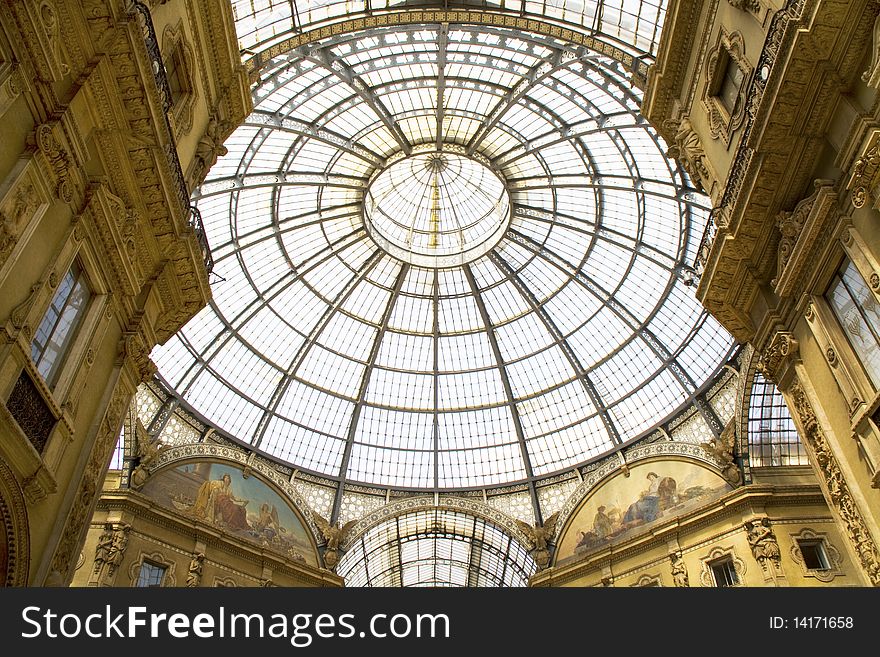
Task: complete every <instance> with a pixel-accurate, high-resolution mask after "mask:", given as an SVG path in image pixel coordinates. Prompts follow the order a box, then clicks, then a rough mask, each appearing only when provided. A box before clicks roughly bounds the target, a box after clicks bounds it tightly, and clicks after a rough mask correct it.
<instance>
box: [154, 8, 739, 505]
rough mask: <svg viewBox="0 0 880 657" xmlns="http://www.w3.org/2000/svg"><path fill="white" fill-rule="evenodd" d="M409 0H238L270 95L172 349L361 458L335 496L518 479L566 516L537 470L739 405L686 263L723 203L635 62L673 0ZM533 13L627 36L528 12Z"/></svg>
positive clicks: (256, 91) (282, 422) (315, 438)
mask: <svg viewBox="0 0 880 657" xmlns="http://www.w3.org/2000/svg"><path fill="white" fill-rule="evenodd" d="M405 4H406V3H405ZM405 4H397V5H392V4H388V5H383V7H381V8H380V7H376V6H375V5H373V6H372V7H370V5H365V6H361V5H360V4H359V3H357V2H349V3H344V4H343V3H329V4H328V3H323V4H322V3H311V4H310V3H302V2H297V3H295V5H294V3H290V2H268V1H264V2H256V1H255V0H252V1H247V2H245V1H238V2H235V3H234V9H235V12H236V17H237V22H238V27H239V35H240V38H241V42H240V43H241V47H242V49H243V57H244V58H245V59H246V60H248V62H249V66H250V67H251V68H252V73H253V75H252V77H253V79H254V80H255V84H254V87H253V97H254V111H253V113H252V114H251V116H250V117H249V118H248V120H247V121H246V122H245V123H244V124H243V125H242V126H240V127H239V128H238V129H237V130H236V131H235V132H234V133H233V135H232V137H231V138H230V139H229V140H228V141H227V143H226V144H225V146H226V148H227V149H228V154H226V155H225V156H224V157H222V158H220V160H219V161H218V162H217V163H216V165H215V166H214V167H213V168H212V169H211V171H210V173H209V174H208V177H207V179H206V180H205V182H204V183H203V184H202V185H201V187H200V188H199V189H197V190H196V191H195V193H194V195H193V197H194V200H195V202H196V203H197V205H198V208H199V210H200V211H201V214H202V217H203V219H204V222H205V226H206V230H207V232H208V237H209V241H210V243H211V246H212V248H213V254H214V260H215V266H214V272H215V273H216V274H217V275H218V277H219V278H218V282H216V283H215V284H214V285H213V296H214V298H213V301H212V303H211V304H210V305H209V306H208V307H207V308H206V309H204V310H203V311H202V312H201V313H199V315H198V316H197V317H196V318H194V319H193V320H192V321H191V322H190V323H189V324H188V325H187V326H186V327H185V328H184V329H183V330H182V331H181V332H180V333H179V334H178V335H177V336H175V337H174V338H173V339H172V340H170V341H169V342H168V343H166V344H165V345H164V346H162V347H161V348H159V349H157V351H156V352H154V354H153V357H154V359H155V361H156V362H157V364H158V366H159V370H160V374H161V377H162V378H163V379H164V380H165V382H166V383H167V385H168V386H169V387H170V388H171V389H172V390H173V391H175V394H176V395H177V396H178V398H179V399H180V403H181V404H183V405H184V406H185V407H186V408H189V409H191V410H193V411H194V412H196V413H198V415H199V416H200V417H203V418H205V419H206V420H207V421H208V422H210V423H211V424H212V425H213V426H216V427H217V428H218V430H220V431H221V432H223V433H224V434H226V435H228V436H230V437H232V438H234V439H236V440H239V441H241V442H242V443H244V444H246V445H248V446H249V447H250V448H253V449H256V450H259V451H260V452H262V453H264V454H266V455H268V456H270V457H272V458H277V459H280V460H282V461H285V462H287V463H289V464H291V465H292V466H293V467H294V468H296V469H298V470H300V471H304V472H308V473H311V474H313V475H316V476H320V477H323V478H325V479H326V480H328V481H332V482H335V483H336V485H337V487H338V490H339V493H338V495H337V500H336V505H335V510H334V513H336V512H338V506H339V500H340V499H341V495H342V490H343V485H344V484H350V483H352V482H355V483H358V484H362V485H368V486H376V487H383V488H393V489H416V490H425V491H440V490H461V489H466V488H474V489H476V488H486V487H492V486H500V485H507V484H514V483H516V484H520V485H526V486H528V487H529V488H530V490H531V497H532V502H533V504H534V506H535V515H536V518H538V519H540V511H539V509H538V504H537V500H536V497H535V493H534V491H535V482H536V481H539V480H541V479H542V478H545V477H549V476H552V475H554V474H555V473H559V472H562V471H565V470H571V469H572V468H575V467H577V466H578V465H580V464H583V463H586V462H588V461H590V460H593V459H595V458H598V457H600V456H601V455H603V454H607V453H609V452H611V451H613V450H615V449H619V448H621V446H623V445H626V444H629V443H630V442H632V441H634V440H638V439H639V438H641V437H643V436H646V435H648V434H650V433H651V432H652V431H653V430H654V429H655V428H656V427H657V426H659V425H660V424H661V423H662V422H664V421H666V420H668V419H669V418H670V417H672V416H673V414H675V413H678V412H681V410H682V409H686V408H687V407H688V406H693V407H696V408H697V409H698V410H699V412H700V413H702V414H704V415H711V414H712V413H713V411H712V409H711V408H710V407H709V406H708V404H706V403H705V400H704V398H703V397H702V395H703V393H704V392H705V390H706V389H707V388H708V386H709V385H711V383H712V381H713V380H714V377H715V376H716V375H717V373H718V372H719V370H720V368H721V366H722V365H723V363H724V362H725V360H726V359H727V357H728V356H729V355H730V353H731V349H732V347H733V343H732V339H731V338H730V336H729V335H727V334H726V332H725V331H724V330H723V329H722V328H721V327H720V326H719V325H718V324H717V323H716V322H715V321H714V320H713V319H712V318H711V317H709V316H708V315H707V313H705V312H704V311H703V310H702V308H701V307H700V305H699V303H698V302H697V301H696V300H695V298H694V296H693V293H692V290H691V289H690V288H689V287H688V285H687V280H686V276H685V275H684V274H685V273H686V272H687V270H688V267H687V263H690V262H693V261H694V256H695V252H696V249H697V248H698V245H699V240H700V236H701V235H702V233H703V230H704V228H705V225H706V221H707V216H708V207H707V203H708V201H707V199H705V197H703V196H702V195H700V194H699V193H698V192H697V191H696V190H695V189H694V188H693V186H692V185H691V183H690V181H689V180H688V179H687V176H686V175H685V174H684V173H683V172H682V171H681V169H680V168H679V166H678V165H677V164H676V162H675V161H674V160H672V159H671V158H669V157H667V156H666V155H665V151H666V147H665V145H664V144H663V143H662V141H661V140H660V138H659V137H658V135H657V134H656V132H655V131H654V130H653V129H652V128H651V127H650V126H649V125H648V123H647V122H646V121H645V119H644V118H643V117H642V116H641V115H640V113H639V105H640V100H641V98H640V91H639V89H638V87H637V86H634V85H633V82H632V80H633V75H632V71H633V68H634V67H635V65H636V64H635V62H641V63H644V62H648V63H649V62H650V61H651V59H652V58H653V56H654V54H655V51H656V43H657V41H658V40H659V30H660V28H661V27H662V17H663V13H664V11H663V9H662V7H661V6H659V4H658V3H651V2H633V1H631V0H618V2H616V3H615V2H610V1H609V2H600V3H598V4H597V3H595V2H593V3H589V2H588V3H581V4H578V5H577V6H575V5H574V3H570V2H569V3H566V2H560V3H556V4H554V5H552V6H551V5H548V4H539V3H531V2H525V3H524V4H523V3H521V2H517V3H515V4H516V7H515V9H514V8H513V6H512V5H511V6H510V7H508V6H507V5H506V4H500V5H491V4H490V5H485V8H486V10H491V12H490V13H491V15H492V16H494V17H495V18H496V19H497V20H495V19H493V20H491V21H490V20H487V21H483V22H481V23H480V22H479V14H478V13H474V14H473V15H474V16H476V17H477V19H475V20H474V22H461V23H454V22H438V23H433V22H430V21H427V22H425V21H422V22H413V21H410V22H407V20H402V19H401V20H397V19H395V18H394V17H395V16H396V14H394V11H395V10H400V9H402V8H404V7H405ZM294 7H295V10H293V11H292V9H293V8H294ZM522 9H524V10H525V16H526V18H528V16H529V15H534V16H540V17H541V18H542V20H544V21H545V22H547V24H551V25H563V26H564V25H570V26H572V27H573V28H574V29H577V30H580V32H581V33H584V34H588V35H590V38H592V39H598V40H599V41H597V43H598V42H602V43H607V44H609V45H608V48H607V52H609V53H612V54H607V53H604V52H599V51H597V50H596V49H595V48H589V47H586V46H584V45H576V44H572V43H571V42H569V41H563V40H561V39H560V38H556V37H554V36H552V35H551V34H549V33H542V32H541V31H540V30H537V31H525V30H522V29H514V28H511V27H505V26H504V24H503V23H504V21H503V20H502V19H503V18H505V15H506V14H507V13H511V12H513V11H515V12H516V14H515V15H516V16H518V17H519V18H522V17H523V14H522V12H521V10H522ZM383 12H384V13H383ZM368 14H369V16H372V17H373V18H376V17H382V16H384V17H385V20H384V23H385V25H386V26H385V27H382V26H381V25H382V22H381V21H380V22H378V23H376V22H375V21H374V24H373V25H372V26H370V27H364V25H365V23H364V21H361V22H358V20H360V19H358V16H367V15H368ZM511 15H513V14H512V13H511ZM432 16H433V15H432ZM377 20H378V19H377ZM493 21H494V24H487V23H493ZM322 26H331V27H333V26H335V27H338V29H331V27H326V29H323V28H322V29H323V31H322V29H313V30H311V31H309V28H313V27H322ZM355 28H358V29H355ZM293 37H295V38H296V39H298V41H296V43H299V44H300V45H298V46H296V47H291V48H288V47H287V45H290V44H289V43H288V42H286V41H285V39H288V40H289V39H291V38H293ZM279 44H281V45H279ZM285 44H287V45H285ZM282 46H283V47H282ZM620 53H623V55H620ZM627 53H628V54H627ZM627 58H628V59H627ZM627 62H628V64H627ZM477 189H479V192H477V191H475V190H477ZM715 424H716V425H717V418H715Z"/></svg>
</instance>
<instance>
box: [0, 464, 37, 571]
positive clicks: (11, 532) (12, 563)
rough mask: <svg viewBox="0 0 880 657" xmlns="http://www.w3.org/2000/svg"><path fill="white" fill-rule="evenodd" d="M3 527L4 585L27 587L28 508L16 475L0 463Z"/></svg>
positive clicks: (0, 513) (0, 504) (28, 565)
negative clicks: (4, 544) (4, 536)
mask: <svg viewBox="0 0 880 657" xmlns="http://www.w3.org/2000/svg"><path fill="white" fill-rule="evenodd" d="M0 523H2V524H3V528H4V532H5V535H6V539H5V540H6V569H5V571H4V572H0V585H2V586H27V585H28V584H29V582H28V570H29V567H30V560H31V559H30V556H31V555H30V527H29V526H28V513H27V504H26V503H25V497H24V494H23V492H22V490H21V488H20V487H19V484H18V480H17V479H16V477H15V474H14V473H13V471H12V470H11V469H10V468H9V466H7V465H6V463H4V462H3V460H2V459H0Z"/></svg>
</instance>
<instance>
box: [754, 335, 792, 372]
mask: <svg viewBox="0 0 880 657" xmlns="http://www.w3.org/2000/svg"><path fill="white" fill-rule="evenodd" d="M797 353H798V341H797V340H795V338H794V335H793V334H791V333H789V332H787V331H777V332H776V334H775V335H774V336H773V339H772V340H771V341H770V344H769V345H768V346H767V348H766V349H765V350H764V353H763V354H761V359H760V360H759V361H758V369H759V370H760V371H761V374H763V375H764V377H765V378H766V379H767V380H769V381H772V382H773V383H776V384H778V383H779V380H778V377H779V374H781V369H782V364H783V362H784V361H785V360H787V359H789V358H794V357H795V356H797Z"/></svg>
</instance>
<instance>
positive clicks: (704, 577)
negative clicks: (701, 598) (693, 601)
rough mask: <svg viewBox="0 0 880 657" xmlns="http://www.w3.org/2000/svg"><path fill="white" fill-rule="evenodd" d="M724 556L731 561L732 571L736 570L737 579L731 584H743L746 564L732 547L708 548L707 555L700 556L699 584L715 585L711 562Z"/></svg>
mask: <svg viewBox="0 0 880 657" xmlns="http://www.w3.org/2000/svg"><path fill="white" fill-rule="evenodd" d="M726 557H730V559H731V561H732V562H733V569H734V571H736V576H737V579H738V580H739V581H738V582H737V583H736V584H734V585H733V586H744V582H745V575H746V564H745V562H744V561H743V560H742V559H740V558H739V557H738V556H737V555H736V552H735V551H734V549H733V547H727V548H722V547H716V548H713V549H712V550H710V551H709V553H708V554H707V555H705V556H702V557H700V562H701V563H702V568H701V570H700V585H701V586H711V587H714V586H716V584H715V575H713V574H712V564H713V563H715V562H717V561H719V560H720V559H724V558H726Z"/></svg>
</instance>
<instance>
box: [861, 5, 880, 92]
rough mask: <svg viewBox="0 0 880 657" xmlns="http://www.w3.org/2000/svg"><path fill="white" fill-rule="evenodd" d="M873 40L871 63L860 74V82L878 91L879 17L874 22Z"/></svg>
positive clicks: (879, 56)
mask: <svg viewBox="0 0 880 657" xmlns="http://www.w3.org/2000/svg"><path fill="white" fill-rule="evenodd" d="M873 34H874V40H873V43H872V44H871V63H870V65H869V66H868V68H867V70H866V71H865V72H864V73H862V82H864V83H865V84H867V85H868V86H869V87H871V88H873V89H880V15H878V16H877V18H876V20H875V21H874V31H873Z"/></svg>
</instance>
